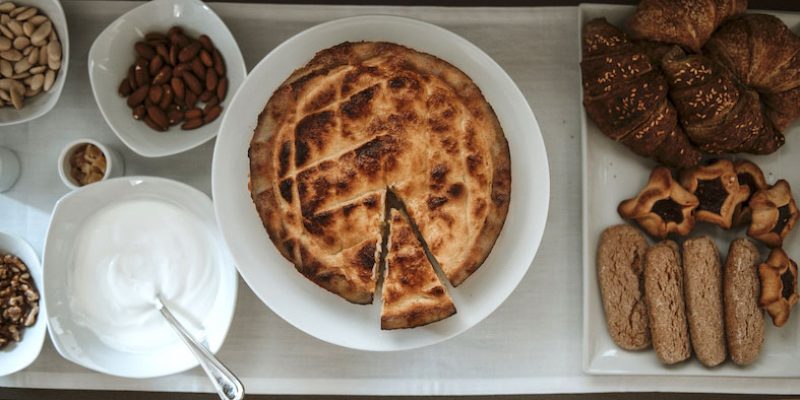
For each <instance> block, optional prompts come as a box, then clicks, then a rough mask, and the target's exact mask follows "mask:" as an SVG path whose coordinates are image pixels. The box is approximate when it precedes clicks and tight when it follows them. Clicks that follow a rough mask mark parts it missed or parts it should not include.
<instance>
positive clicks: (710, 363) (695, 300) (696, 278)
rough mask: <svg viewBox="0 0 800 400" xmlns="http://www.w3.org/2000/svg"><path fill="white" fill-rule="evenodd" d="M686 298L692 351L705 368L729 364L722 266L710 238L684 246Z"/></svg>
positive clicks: (694, 239) (687, 242) (696, 239)
mask: <svg viewBox="0 0 800 400" xmlns="http://www.w3.org/2000/svg"><path fill="white" fill-rule="evenodd" d="M683 271H684V283H685V286H684V298H685V301H686V316H687V318H688V320H689V334H690V337H691V339H692V349H694V353H695V355H696V356H697V359H698V360H700V362H701V363H703V365H705V366H707V367H714V366H717V365H719V364H721V363H722V362H723V361H725V357H727V351H726V350H725V322H724V321H723V311H722V264H721V262H720V258H719V250H718V249H717V245H716V244H714V240H712V239H711V238H710V237H708V236H702V237H698V238H692V239H689V240H687V241H686V242H684V243H683Z"/></svg>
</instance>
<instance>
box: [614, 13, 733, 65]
mask: <svg viewBox="0 0 800 400" xmlns="http://www.w3.org/2000/svg"><path fill="white" fill-rule="evenodd" d="M745 9H747V0H642V1H641V2H640V3H639V6H638V7H637V8H636V12H635V13H634V15H633V17H632V18H631V19H630V21H629V22H628V26H629V27H630V29H631V31H632V32H633V35H634V37H637V38H647V39H650V40H656V41H659V42H665V43H673V44H679V45H681V46H684V47H686V48H688V49H691V50H692V51H694V52H695V53H699V52H700V48H702V47H703V44H704V43H705V42H706V41H707V40H708V38H709V37H711V34H712V33H713V32H714V30H716V29H717V27H718V26H719V24H720V23H722V21H724V20H725V19H726V18H728V17H730V16H733V15H736V14H740V13H743V12H744V11H745Z"/></svg>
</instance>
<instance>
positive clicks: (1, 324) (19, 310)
mask: <svg viewBox="0 0 800 400" xmlns="http://www.w3.org/2000/svg"><path fill="white" fill-rule="evenodd" d="M38 315H39V292H38V291H37V290H36V285H35V284H34V282H33V279H32V277H31V274H30V271H28V267H27V266H26V265H25V263H23V262H22V260H20V259H19V257H17V256H14V255H11V254H0V348H2V347H5V346H6V345H8V344H9V343H11V342H12V341H13V342H19V341H20V340H22V331H23V330H24V329H25V328H26V327H29V326H31V325H33V324H35V323H36V317H37V316H38Z"/></svg>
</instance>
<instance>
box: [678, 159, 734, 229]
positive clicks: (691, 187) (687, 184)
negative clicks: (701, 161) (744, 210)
mask: <svg viewBox="0 0 800 400" xmlns="http://www.w3.org/2000/svg"><path fill="white" fill-rule="evenodd" d="M681 185H682V186H683V187H684V188H685V189H686V190H688V191H689V192H691V193H692V194H693V195H695V196H697V199H698V200H699V201H700V204H699V205H698V206H697V209H696V210H695V217H696V218H697V220H698V221H705V222H710V223H712V224H716V225H719V226H721V227H722V228H724V229H730V227H731V225H732V221H733V214H734V212H735V211H736V207H737V206H738V205H739V204H741V203H742V202H743V201H745V200H747V198H748V197H749V196H750V189H749V188H748V187H747V186H744V185H740V184H739V180H738V178H737V176H736V170H735V169H734V167H733V163H732V162H730V161H728V160H724V159H722V160H717V161H715V162H713V163H712V164H709V165H705V166H701V167H695V168H693V169H690V170H685V171H683V173H681Z"/></svg>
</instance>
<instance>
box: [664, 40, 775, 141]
mask: <svg viewBox="0 0 800 400" xmlns="http://www.w3.org/2000/svg"><path fill="white" fill-rule="evenodd" d="M661 67H662V69H663V71H664V75H665V76H666V79H667V82H668V84H669V86H670V89H669V97H670V99H672V103H673V104H675V108H676V109H677V110H678V116H679V118H680V121H681V124H682V125H683V128H684V129H685V131H686V134H687V135H689V139H691V141H692V142H693V143H694V144H696V145H697V146H698V147H699V148H700V150H702V151H703V152H705V153H709V154H720V153H740V152H747V153H754V154H770V153H773V152H775V150H777V149H778V148H780V147H781V146H782V145H783V144H784V141H785V140H784V137H783V135H782V134H781V133H780V132H778V131H777V130H775V128H774V127H773V125H772V123H771V122H770V120H769V119H768V118H767V117H766V115H765V114H764V112H763V110H762V107H761V103H760V101H759V95H758V93H756V91H754V90H752V89H749V88H747V87H745V86H743V85H741V84H739V83H738V82H737V81H736V79H735V78H734V76H733V74H731V72H730V71H729V70H728V68H726V67H725V66H723V65H721V64H719V63H717V62H716V61H714V60H713V59H710V58H708V57H704V56H702V55H697V54H692V55H687V54H685V53H684V52H683V50H681V49H680V48H679V47H675V48H673V49H672V51H670V52H668V53H667V54H666V55H665V56H664V58H663V59H662V60H661Z"/></svg>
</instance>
